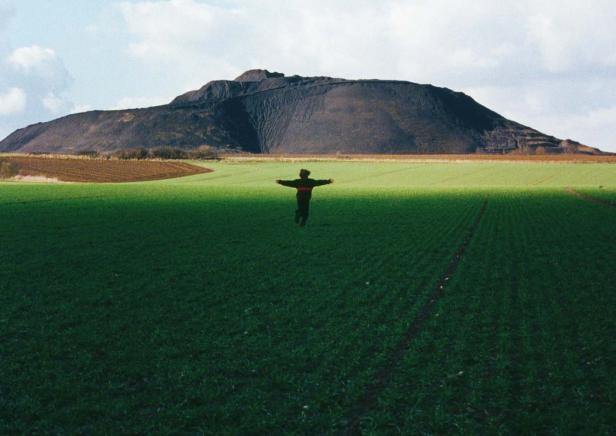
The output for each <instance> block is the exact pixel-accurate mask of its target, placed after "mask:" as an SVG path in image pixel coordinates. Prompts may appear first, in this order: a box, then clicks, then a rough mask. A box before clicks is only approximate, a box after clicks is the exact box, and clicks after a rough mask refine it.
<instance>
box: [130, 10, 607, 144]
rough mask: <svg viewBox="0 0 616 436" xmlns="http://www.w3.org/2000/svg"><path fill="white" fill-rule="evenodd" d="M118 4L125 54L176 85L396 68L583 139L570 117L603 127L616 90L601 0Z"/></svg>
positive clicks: (383, 74)
mask: <svg viewBox="0 0 616 436" xmlns="http://www.w3.org/2000/svg"><path fill="white" fill-rule="evenodd" d="M120 11H121V15H122V17H123V20H124V22H125V25H126V29H127V30H128V32H129V35H130V38H131V40H130V43H129V45H128V50H127V53H128V55H129V56H130V57H132V58H133V59H135V60H138V61H141V62H144V63H145V64H147V65H149V66H151V67H154V68H160V71H165V72H167V73H169V80H173V81H174V82H175V83H178V88H179V89H178V90H179V91H184V90H186V88H188V87H190V88H193V89H194V88H197V87H199V86H201V85H202V84H203V83H204V82H206V81H207V80H213V79H224V78H227V79H230V78H233V77H235V76H236V75H238V74H240V73H241V72H243V71H244V70H246V69H249V68H267V69H270V70H275V71H282V72H284V73H287V74H302V75H330V76H337V77H347V78H380V79H401V80H410V81H415V82H420V83H433V84H436V85H439V86H447V87H450V88H453V89H457V90H466V91H468V92H469V93H470V94H471V96H475V97H477V99H478V100H479V101H483V102H484V103H485V104H486V105H488V106H489V107H490V108H492V109H494V110H496V111H498V112H503V114H504V115H507V116H509V117H511V118H513V119H514V120H517V121H520V122H523V123H525V124H528V125H530V126H532V127H536V128H538V129H544V130H548V131H547V132H546V133H552V134H555V135H558V136H560V137H573V138H574V139H580V140H583V141H584V142H588V143H589V145H594V144H593V143H591V142H592V141H594V139H595V138H596V137H597V136H596V135H592V136H588V134H587V132H588V129H585V128H583V127H579V128H577V127H574V126H582V125H591V124H592V125H594V126H595V128H596V129H598V130H600V131H602V132H604V133H605V132H607V131H608V130H609V129H610V124H611V122H609V121H608V120H607V119H606V118H605V117H604V116H599V115H598V114H602V113H603V112H601V111H602V110H603V109H602V108H609V107H610V105H611V102H613V101H614V100H613V98H616V95H614V92H612V91H611V90H610V89H611V86H612V85H613V81H612V80H611V78H612V77H616V32H613V23H615V22H616V8H614V7H613V4H612V1H611V0H593V1H590V2H584V3H581V2H579V1H578V0H560V1H555V0H553V1H542V2H536V1H533V0H519V1H516V2H494V1H492V0H477V1H474V2H460V1H457V0H432V1H429V2H428V1H413V2H410V1H405V0H383V1H380V2H372V1H367V0H356V1H350V0H340V1H335V2H334V1H326V0H315V1H311V2H305V1H302V0H287V1H284V2H283V1H276V0H264V1H262V2H234V3H232V4H231V6H226V7H225V6H215V5H213V4H211V3H210V2H208V3H205V2H200V1H196V0H166V1H149V0H141V1H137V2H123V3H122V4H121V6H120ZM163 66H164V67H163ZM184 84H186V88H183V87H182V86H183V85H184ZM188 85H190V86H188ZM475 92H476V94H475ZM551 116H554V117H555V118H559V117H560V119H562V120H567V122H566V123H561V124H560V125H559V124H558V123H555V122H554V123H552V122H549V121H548V120H549V119H550V117H551ZM580 120H586V121H580ZM589 120H592V122H591V121H589ZM593 123H594V124H593ZM596 123H605V124H604V125H602V126H598V125H597V124H596ZM576 132H582V133H583V134H584V135H586V137H588V138H590V139H591V140H590V141H587V140H586V139H585V138H575V134H576ZM607 142H610V141H601V142H600V143H601V144H604V143H607ZM595 144H596V143H595Z"/></svg>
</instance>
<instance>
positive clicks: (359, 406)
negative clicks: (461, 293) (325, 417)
mask: <svg viewBox="0 0 616 436" xmlns="http://www.w3.org/2000/svg"><path fill="white" fill-rule="evenodd" d="M487 204H488V200H487V199H484V201H483V204H482V205H481V209H480V210H479V213H478V214H477V217H476V218H475V221H474V222H473V223H472V224H471V226H470V227H469V229H468V233H467V234H466V237H465V238H464V240H463V241H462V244H461V245H460V246H459V247H458V249H457V250H456V251H455V253H454V255H453V256H452V258H451V260H450V261H449V264H448V265H447V268H446V269H445V271H444V272H443V273H442V274H441V276H440V277H439V279H438V281H437V283H436V286H435V288H434V290H433V291H432V294H431V295H430V297H429V298H428V300H427V301H426V302H425V303H424V304H423V306H421V307H420V308H419V311H418V312H417V316H416V317H415V319H413V321H412V322H411V324H410V325H409V327H408V329H407V330H406V332H405V334H404V336H403V338H402V340H401V341H400V342H399V344H398V346H397V347H396V348H395V349H394V350H393V352H392V353H391V355H390V357H389V359H388V361H387V363H386V364H385V365H384V366H383V367H382V368H381V370H380V371H379V372H378V373H377V374H376V376H375V378H374V382H373V383H372V384H370V385H369V386H368V387H367V389H366V390H365V393H364V395H363V396H362V397H361V398H360V399H359V401H357V403H356V406H355V407H354V408H353V409H352V410H351V412H350V414H349V418H348V419H347V422H348V425H347V428H346V430H345V431H344V433H345V434H349V435H356V434H361V429H360V420H361V418H362V416H364V415H365V414H366V413H367V412H368V411H369V410H370V409H371V408H372V406H373V405H374V403H375V402H376V400H377V399H378V397H379V395H380V394H381V392H383V390H384V389H385V388H386V387H387V386H388V384H389V382H390V381H391V379H392V376H393V374H394V372H395V370H396V368H397V367H398V366H399V365H400V362H401V361H402V359H403V357H404V354H405V352H406V351H407V350H408V348H409V346H410V344H411V342H412V341H413V340H414V339H415V338H416V337H417V335H418V334H419V333H420V332H421V330H422V328H423V326H424V324H425V323H426V321H427V320H428V318H429V317H430V315H431V314H432V312H433V311H434V307H435V306H436V303H437V302H438V300H439V299H440V298H441V297H442V296H443V295H444V293H445V287H446V286H447V283H448V282H449V280H450V278H451V276H452V275H453V274H454V273H455V271H456V269H457V267H458V265H459V263H460V260H461V259H462V256H463V254H464V252H465V251H466V247H467V246H468V245H469V243H470V242H471V240H472V239H473V236H474V235H475V232H476V230H477V228H478V227H479V223H480V222H481V218H482V217H483V214H484V212H485V210H486V207H487Z"/></svg>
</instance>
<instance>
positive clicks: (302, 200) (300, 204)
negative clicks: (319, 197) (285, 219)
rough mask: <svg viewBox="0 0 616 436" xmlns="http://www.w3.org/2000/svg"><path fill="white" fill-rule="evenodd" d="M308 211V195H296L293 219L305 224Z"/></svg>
mask: <svg viewBox="0 0 616 436" xmlns="http://www.w3.org/2000/svg"><path fill="white" fill-rule="evenodd" d="M309 212H310V197H304V196H300V195H298V196H297V210H296V211H295V221H296V222H299V224H300V225H302V226H303V225H305V224H306V221H307V220H308V213H309Z"/></svg>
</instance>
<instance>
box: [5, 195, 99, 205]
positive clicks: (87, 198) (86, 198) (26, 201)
mask: <svg viewBox="0 0 616 436" xmlns="http://www.w3.org/2000/svg"><path fill="white" fill-rule="evenodd" d="M105 197H109V195H90V196H81V197H62V198H45V199H41V200H23V201H7V202H6V203H0V206H12V205H15V204H36V203H53V202H60V201H71V200H91V199H94V198H105Z"/></svg>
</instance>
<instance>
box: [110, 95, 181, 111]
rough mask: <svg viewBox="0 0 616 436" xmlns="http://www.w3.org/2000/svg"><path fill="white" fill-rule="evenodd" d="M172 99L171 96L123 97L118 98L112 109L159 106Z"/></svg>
mask: <svg viewBox="0 0 616 436" xmlns="http://www.w3.org/2000/svg"><path fill="white" fill-rule="evenodd" d="M171 100H172V98H169V97H123V98H121V99H120V100H118V101H117V102H116V103H115V104H114V105H113V106H112V107H111V109H134V108H141V107H150V106H158V105H161V104H167V103H169V102H170V101H171Z"/></svg>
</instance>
